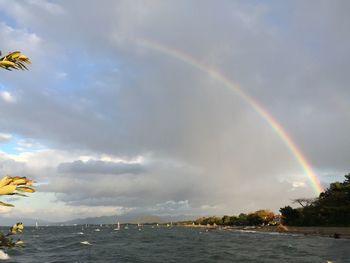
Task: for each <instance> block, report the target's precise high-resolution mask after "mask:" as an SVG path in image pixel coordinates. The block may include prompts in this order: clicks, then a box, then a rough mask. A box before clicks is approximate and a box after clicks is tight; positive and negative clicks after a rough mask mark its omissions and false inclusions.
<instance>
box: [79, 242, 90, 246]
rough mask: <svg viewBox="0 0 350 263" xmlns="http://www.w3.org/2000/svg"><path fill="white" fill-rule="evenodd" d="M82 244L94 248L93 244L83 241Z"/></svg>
mask: <svg viewBox="0 0 350 263" xmlns="http://www.w3.org/2000/svg"><path fill="white" fill-rule="evenodd" d="M80 243H81V244H83V245H90V246H92V244H91V243H90V242H89V241H81V242H80Z"/></svg>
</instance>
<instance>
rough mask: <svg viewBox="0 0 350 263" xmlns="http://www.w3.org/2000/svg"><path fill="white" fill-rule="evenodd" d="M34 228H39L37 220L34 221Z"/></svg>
mask: <svg viewBox="0 0 350 263" xmlns="http://www.w3.org/2000/svg"><path fill="white" fill-rule="evenodd" d="M35 228H36V229H38V228H39V224H38V221H36V222H35Z"/></svg>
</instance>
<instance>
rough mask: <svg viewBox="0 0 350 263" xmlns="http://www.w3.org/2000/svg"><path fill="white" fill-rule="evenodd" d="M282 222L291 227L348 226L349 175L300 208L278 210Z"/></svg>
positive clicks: (349, 217)
mask: <svg viewBox="0 0 350 263" xmlns="http://www.w3.org/2000/svg"><path fill="white" fill-rule="evenodd" d="M280 212H281V213H282V222H283V223H284V224H286V225H291V226H350V173H349V174H347V175H345V180H344V182H334V183H332V184H330V186H329V188H328V189H326V190H325V191H324V192H322V193H321V194H320V195H319V197H318V198H316V199H314V200H313V201H311V202H307V203H306V204H305V205H303V206H302V207H300V208H292V207H290V206H285V207H283V208H281V209H280Z"/></svg>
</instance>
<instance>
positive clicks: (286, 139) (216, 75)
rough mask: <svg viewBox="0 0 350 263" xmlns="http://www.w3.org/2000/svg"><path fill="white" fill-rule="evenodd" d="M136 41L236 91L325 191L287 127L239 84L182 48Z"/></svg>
mask: <svg viewBox="0 0 350 263" xmlns="http://www.w3.org/2000/svg"><path fill="white" fill-rule="evenodd" d="M136 43H137V44H139V45H141V46H143V47H146V48H149V49H153V50H156V51H158V52H161V53H163V54H165V55H168V56H170V57H172V58H175V59H177V60H179V61H182V62H184V63H186V64H188V65H190V66H193V67H195V68H197V69H198V70H200V71H202V72H204V73H206V74H208V75H209V76H210V77H211V78H213V79H215V80H217V81H218V82H220V83H221V84H222V85H224V86H225V87H227V88H229V89H230V90H232V91H234V92H235V93H236V94H237V95H238V96H239V97H241V98H242V99H243V100H244V101H246V102H247V103H248V104H249V105H250V106H251V107H252V108H253V109H254V111H255V112H257V113H258V114H259V115H260V116H261V117H262V118H263V119H264V120H265V121H266V122H267V123H268V124H269V125H270V126H271V128H272V130H273V131H275V133H276V134H277V135H278V136H279V137H280V138H281V140H282V141H283V143H284V144H285V145H286V146H287V148H288V149H289V151H290V152H291V154H292V155H293V156H294V158H295V159H296V161H297V162H298V163H299V164H300V165H301V167H302V168H303V170H304V172H305V174H306V176H307V177H308V179H309V180H310V183H311V185H312V187H313V188H314V190H315V192H316V193H317V194H319V193H321V192H323V191H324V189H323V187H322V185H321V182H320V180H319V179H318V177H317V175H316V174H315V172H314V171H313V169H312V167H311V165H310V164H309V162H308V161H307V159H306V158H305V156H304V155H303V153H302V152H301V151H300V149H299V148H298V147H297V145H296V144H295V143H294V142H293V140H292V138H291V137H290V136H289V135H288V133H287V132H286V131H285V129H284V128H283V127H282V126H281V125H280V124H279V123H278V121H277V120H275V119H274V118H273V116H272V115H271V114H270V113H269V112H268V111H267V110H265V109H264V108H263V107H262V106H261V105H259V103H258V102H257V101H256V100H254V99H253V98H252V97H251V96H249V95H248V94H247V93H245V92H244V91H243V90H242V88H240V86H239V85H238V84H236V83H234V82H232V81H230V80H229V79H228V78H226V77H225V76H224V75H223V74H221V73H220V72H218V71H217V70H215V69H213V68H211V67H209V66H207V65H205V64H203V63H201V62H200V61H198V60H196V59H195V58H193V57H191V56H190V55H188V54H186V53H183V52H182V51H180V50H177V49H175V48H170V47H167V46H164V45H162V44H159V43H157V42H154V41H150V40H145V39H138V40H137V41H136Z"/></svg>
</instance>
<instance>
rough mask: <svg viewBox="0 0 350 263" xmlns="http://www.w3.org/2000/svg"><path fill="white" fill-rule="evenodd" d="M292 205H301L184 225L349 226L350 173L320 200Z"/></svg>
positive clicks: (204, 218) (302, 199)
mask: <svg viewBox="0 0 350 263" xmlns="http://www.w3.org/2000/svg"><path fill="white" fill-rule="evenodd" d="M293 203H298V204H299V205H300V207H298V208H292V207H291V206H285V207H282V208H280V210H279V211H280V214H274V213H273V212H272V211H270V210H268V209H262V210H258V211H255V212H252V213H248V214H245V213H240V214H239V215H238V216H235V215H233V216H229V215H224V216H223V217H218V216H210V217H201V218H198V219H196V220H195V221H185V222H181V223H182V224H196V225H218V226H262V225H278V224H284V225H289V226H350V173H349V174H347V175H345V180H344V181H343V182H334V183H331V184H330V186H329V188H327V189H326V190H325V191H324V192H322V193H320V195H319V196H318V197H317V198H298V199H295V200H293Z"/></svg>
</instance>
